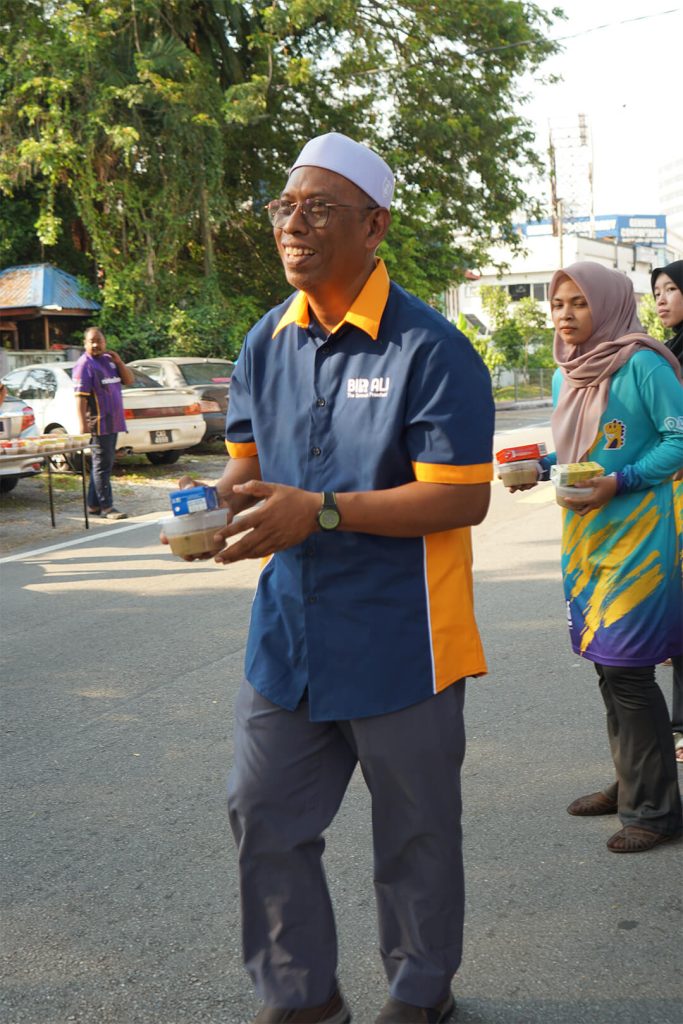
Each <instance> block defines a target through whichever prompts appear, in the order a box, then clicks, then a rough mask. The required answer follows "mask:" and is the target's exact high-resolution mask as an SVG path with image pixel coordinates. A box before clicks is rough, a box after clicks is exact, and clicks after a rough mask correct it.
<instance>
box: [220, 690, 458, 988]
mask: <svg viewBox="0 0 683 1024" xmlns="http://www.w3.org/2000/svg"><path fill="white" fill-rule="evenodd" d="M464 700H465V683H464V680H463V681H461V682H459V683H456V684H454V685H453V686H450V687H448V689H446V690H444V691H443V692H441V693H439V694H437V695H436V696H434V697H432V698H430V699H428V700H426V701H423V702H421V703H419V704H415V705H413V706H412V707H409V708H405V709H404V710H402V711H395V712H392V713H390V714H386V715H377V716H374V717H372V718H360V719H354V720H352V721H340V722H311V721H310V720H309V717H308V704H307V702H306V701H303V702H302V703H301V704H300V705H299V707H298V708H297V709H296V710H295V711H286V710H284V709H283V708H280V707H278V706H277V705H275V704H272V703H271V702H270V701H268V700H266V698H265V697H262V696H261V695H260V694H259V693H257V692H256V690H254V689H253V687H252V686H250V685H249V683H248V682H246V681H244V682H243V683H242V686H241V689H240V692H239V694H238V697H237V703H236V709H235V753H234V763H233V767H232V771H231V773H230V778H229V780H228V809H229V812H230V823H231V827H232V830H233V834H234V836H235V841H236V843H237V847H238V857H239V873H240V884H241V899H242V941H243V952H244V963H245V966H246V968H247V970H248V972H249V974H250V976H251V978H252V980H253V982H254V985H255V988H256V991H257V993H258V995H259V996H260V998H261V999H262V1000H263V1002H264V1003H265V1004H266V1005H267V1006H278V1007H288V1008H290V1007H291V1008H300V1007H304V1006H316V1005H318V1004H319V1003H323V1002H325V1001H326V1000H327V999H328V998H329V996H330V995H331V993H332V992H333V990H334V987H335V984H336V971H337V937H336V930H335V923H334V917H333V913H332V905H331V902H330V896H329V892H328V889H327V884H326V881H325V875H324V871H323V867H322V853H323V849H324V846H325V841H324V839H323V838H322V834H323V832H324V831H325V829H326V828H327V827H328V826H329V825H330V823H331V822H332V819H333V818H334V816H335V814H336V813H337V810H338V809H339V806H340V804H341V801H342V798H343V796H344V793H345V791H346V788H347V786H348V783H349V780H350V779H351V775H352V774H353V771H354V768H355V767H356V764H357V763H359V764H360V767H361V771H362V773H363V777H364V779H365V782H366V784H367V787H368V789H369V791H370V794H371V798H372V832H373V845H374V883H375V894H376V901H377V912H378V918H379V936H380V950H381V955H382V960H383V963H384V968H385V971H386V975H387V979H388V981H389V988H390V991H391V994H392V995H393V996H395V997H396V998H397V999H403V1000H404V1001H405V1002H408V1003H414V1004H415V1005H417V1006H432V1005H434V1004H435V1003H437V1002H439V1001H440V1000H441V999H444V998H445V997H446V995H447V993H448V991H449V988H450V983H451V979H452V978H453V975H454V974H455V972H456V970H457V969H458V966H459V964H460V960H461V956H462V931H463V916H464V878H463V865H462V832H461V826H460V817H461V808H462V803H461V796H460V769H461V766H462V761H463V757H464V754H465V730H464V722H463V706H464Z"/></svg>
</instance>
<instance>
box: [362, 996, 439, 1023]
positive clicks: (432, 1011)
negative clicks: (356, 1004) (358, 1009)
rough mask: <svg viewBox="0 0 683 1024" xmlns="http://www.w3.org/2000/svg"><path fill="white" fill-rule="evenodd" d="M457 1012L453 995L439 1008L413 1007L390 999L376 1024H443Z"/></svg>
mask: <svg viewBox="0 0 683 1024" xmlns="http://www.w3.org/2000/svg"><path fill="white" fill-rule="evenodd" d="M454 1011H455V999H454V998H453V995H452V993H450V992H449V993H448V998H447V999H444V1001H443V1002H442V1003H439V1004H438V1006H413V1004H412V1003H404V1002H402V1001H401V1000H400V999H388V1000H387V1002H386V1003H385V1004H384V1006H383V1007H382V1009H381V1010H380V1014H379V1017H377V1019H376V1021H375V1024H443V1022H444V1021H447V1020H450V1019H451V1017H452V1016H453V1012H454Z"/></svg>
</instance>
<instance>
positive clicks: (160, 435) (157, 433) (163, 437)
mask: <svg viewBox="0 0 683 1024" xmlns="http://www.w3.org/2000/svg"><path fill="white" fill-rule="evenodd" d="M151 438H152V444H170V443H171V441H172V440H173V438H172V437H171V431H170V430H152V431H151Z"/></svg>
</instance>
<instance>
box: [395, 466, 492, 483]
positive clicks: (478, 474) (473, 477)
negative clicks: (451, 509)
mask: <svg viewBox="0 0 683 1024" xmlns="http://www.w3.org/2000/svg"><path fill="white" fill-rule="evenodd" d="M413 472H414V473H415V479H416V480H419V481H420V482H421V483H426V484H488V483H490V482H491V481H492V480H493V463H492V462H481V463H479V464H477V465H475V466H445V465H442V464H440V463H437V462H414V463H413Z"/></svg>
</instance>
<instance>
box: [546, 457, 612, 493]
mask: <svg viewBox="0 0 683 1024" xmlns="http://www.w3.org/2000/svg"><path fill="white" fill-rule="evenodd" d="M604 472H605V470H604V467H603V466H601V465H600V464H599V463H598V462H565V463H558V464H557V465H556V466H551V467H550V479H551V480H552V482H553V483H554V484H555V486H557V485H558V484H561V485H562V487H567V486H569V485H571V484H581V483H583V482H584V481H586V480H591V479H592V478H593V477H594V476H602V475H603V474H604Z"/></svg>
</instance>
